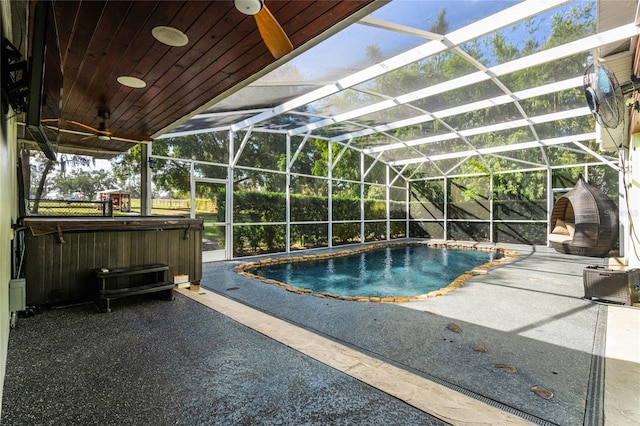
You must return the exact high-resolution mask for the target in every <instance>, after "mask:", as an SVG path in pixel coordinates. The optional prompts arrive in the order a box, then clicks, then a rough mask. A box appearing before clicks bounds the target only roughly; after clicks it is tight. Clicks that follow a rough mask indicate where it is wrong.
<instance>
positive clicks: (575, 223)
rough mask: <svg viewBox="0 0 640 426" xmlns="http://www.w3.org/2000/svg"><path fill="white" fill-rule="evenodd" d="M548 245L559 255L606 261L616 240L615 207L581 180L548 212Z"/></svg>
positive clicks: (616, 221) (616, 210)
mask: <svg viewBox="0 0 640 426" xmlns="http://www.w3.org/2000/svg"><path fill="white" fill-rule="evenodd" d="M551 229H552V230H553V231H552V232H551V234H550V235H549V243H550V244H551V246H552V247H553V248H554V249H556V251H558V252H560V253H567V254H575V255H579V256H593V257H606V256H607V255H608V253H609V251H610V250H611V249H612V248H613V247H614V246H615V244H616V242H617V240H618V207H617V206H616V205H615V203H614V202H613V201H612V200H611V199H610V198H609V197H607V196H606V195H605V193H604V192H602V191H601V190H600V189H598V188H596V187H594V186H591V185H589V184H588V183H587V182H585V180H584V178H583V177H582V176H580V177H579V178H578V182H576V186H575V187H573V189H571V191H569V192H567V193H566V194H565V195H563V196H562V197H560V198H558V201H556V204H555V206H554V207H553V211H552V212H551Z"/></svg>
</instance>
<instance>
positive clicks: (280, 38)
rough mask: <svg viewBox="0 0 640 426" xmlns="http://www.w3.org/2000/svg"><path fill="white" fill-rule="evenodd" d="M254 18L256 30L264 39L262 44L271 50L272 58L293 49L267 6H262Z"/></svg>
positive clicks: (281, 55)
mask: <svg viewBox="0 0 640 426" xmlns="http://www.w3.org/2000/svg"><path fill="white" fill-rule="evenodd" d="M253 16H254V18H255V19H256V25H257V26H258V31H260V35H261V36H262V40H264V44H266V45H267V48H268V49H269V51H270V52H271V54H272V55H273V57H274V58H276V59H279V58H282V57H283V56H284V55H286V54H287V53H289V52H291V51H292V50H293V44H291V41H290V40H289V37H287V34H286V33H285V32H284V30H283V29H282V27H281V26H280V24H279V23H278V21H276V18H274V17H273V15H272V14H271V12H270V11H269V9H267V6H266V5H265V6H263V7H262V9H260V12H258V13H256V14H255V15H253Z"/></svg>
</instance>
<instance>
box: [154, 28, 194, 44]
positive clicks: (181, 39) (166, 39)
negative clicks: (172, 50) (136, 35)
mask: <svg viewBox="0 0 640 426" xmlns="http://www.w3.org/2000/svg"><path fill="white" fill-rule="evenodd" d="M151 34H152V35H153V36H154V37H155V38H156V40H158V41H159V42H160V43H164V44H166V45H168V46H173V47H181V46H186V44H187V43H189V37H187V35H186V34H185V33H183V32H182V31H180V30H179V29H177V28H173V27H162V26H160V27H155V28H154V29H152V30H151Z"/></svg>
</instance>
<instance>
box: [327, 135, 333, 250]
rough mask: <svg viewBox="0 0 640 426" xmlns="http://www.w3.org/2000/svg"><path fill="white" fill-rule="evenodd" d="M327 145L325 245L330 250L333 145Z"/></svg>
mask: <svg viewBox="0 0 640 426" xmlns="http://www.w3.org/2000/svg"><path fill="white" fill-rule="evenodd" d="M327 143H328V144H329V155H328V158H327V164H328V171H327V178H328V179H329V183H328V185H327V208H328V209H329V211H328V212H327V219H328V224H327V239H328V241H327V244H328V246H329V248H331V247H333V150H332V146H333V144H332V143H331V142H327Z"/></svg>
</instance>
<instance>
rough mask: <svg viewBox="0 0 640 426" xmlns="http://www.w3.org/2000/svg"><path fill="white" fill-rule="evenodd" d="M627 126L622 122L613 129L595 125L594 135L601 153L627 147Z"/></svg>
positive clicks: (625, 122)
mask: <svg viewBox="0 0 640 426" xmlns="http://www.w3.org/2000/svg"><path fill="white" fill-rule="evenodd" d="M628 129H629V125H628V124H627V120H624V121H623V122H622V124H620V125H619V126H618V127H616V128H615V129H608V128H604V127H602V126H600V125H599V124H596V134H597V135H598V136H597V141H598V144H599V145H600V150H601V151H617V150H618V149H621V148H622V147H629V135H628Z"/></svg>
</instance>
